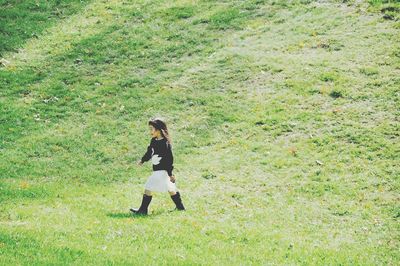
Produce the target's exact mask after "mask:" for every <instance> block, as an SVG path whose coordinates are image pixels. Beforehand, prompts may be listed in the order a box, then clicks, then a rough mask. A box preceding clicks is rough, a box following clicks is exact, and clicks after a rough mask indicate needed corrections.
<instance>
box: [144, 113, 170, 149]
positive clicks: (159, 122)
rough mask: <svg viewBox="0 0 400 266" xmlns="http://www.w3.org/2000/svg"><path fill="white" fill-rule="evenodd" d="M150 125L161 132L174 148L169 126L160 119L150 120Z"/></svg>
mask: <svg viewBox="0 0 400 266" xmlns="http://www.w3.org/2000/svg"><path fill="white" fill-rule="evenodd" d="M149 125H152V126H153V127H154V128H155V129H158V130H160V131H161V135H162V136H163V137H164V138H166V139H167V142H168V143H169V144H170V145H171V146H172V142H171V137H170V135H169V133H168V128H167V124H166V123H165V122H164V121H163V120H161V119H160V118H152V119H150V120H149Z"/></svg>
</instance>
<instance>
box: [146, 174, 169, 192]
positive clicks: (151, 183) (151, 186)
mask: <svg viewBox="0 0 400 266" xmlns="http://www.w3.org/2000/svg"><path fill="white" fill-rule="evenodd" d="M144 188H145V189H147V190H150V191H155V192H168V191H171V192H172V191H175V192H176V191H177V189H176V185H175V183H172V182H171V180H170V179H169V176H168V172H167V170H156V171H153V173H152V174H151V175H150V176H149V177H148V179H147V182H146V184H145V185H144Z"/></svg>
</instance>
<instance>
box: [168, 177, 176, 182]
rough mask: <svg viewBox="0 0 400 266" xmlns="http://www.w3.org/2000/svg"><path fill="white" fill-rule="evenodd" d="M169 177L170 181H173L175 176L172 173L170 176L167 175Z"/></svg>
mask: <svg viewBox="0 0 400 266" xmlns="http://www.w3.org/2000/svg"><path fill="white" fill-rule="evenodd" d="M169 179H170V180H171V182H172V183H175V176H174V175H171V176H170V177H169Z"/></svg>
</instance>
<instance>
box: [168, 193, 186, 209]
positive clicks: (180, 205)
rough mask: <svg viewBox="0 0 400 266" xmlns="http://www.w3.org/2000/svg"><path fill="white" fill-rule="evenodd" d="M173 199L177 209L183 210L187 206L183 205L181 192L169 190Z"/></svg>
mask: <svg viewBox="0 0 400 266" xmlns="http://www.w3.org/2000/svg"><path fill="white" fill-rule="evenodd" d="M168 192H169V194H170V196H171V199H172V200H173V202H174V203H175V205H176V209H178V210H180V211H183V210H185V207H184V206H183V203H182V199H181V194H180V193H179V191H168Z"/></svg>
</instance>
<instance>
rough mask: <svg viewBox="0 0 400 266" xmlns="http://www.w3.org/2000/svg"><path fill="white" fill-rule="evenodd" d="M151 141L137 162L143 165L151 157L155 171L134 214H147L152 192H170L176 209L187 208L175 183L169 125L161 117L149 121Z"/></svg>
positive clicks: (132, 210)
mask: <svg viewBox="0 0 400 266" xmlns="http://www.w3.org/2000/svg"><path fill="white" fill-rule="evenodd" d="M148 125H149V129H150V135H151V137H152V138H151V141H150V144H149V145H148V147H147V151H146V153H145V154H144V155H143V157H142V158H141V159H140V160H139V161H138V162H137V164H138V165H143V163H144V162H147V161H148V160H150V159H151V161H152V164H153V173H152V174H151V175H150V176H149V177H148V179H147V182H146V183H145V185H144V194H143V198H142V204H141V205H140V207H139V209H134V208H132V209H130V211H131V212H133V213H134V214H143V215H147V213H148V206H149V204H150V202H151V200H152V198H153V196H152V192H169V194H170V196H171V199H172V200H173V202H174V203H175V205H176V208H175V210H185V207H184V206H183V204H182V199H181V195H180V193H179V191H178V189H177V187H176V184H175V176H174V175H173V174H172V170H173V168H174V166H173V162H174V157H173V155H172V146H171V138H170V136H169V134H168V129H167V125H166V124H165V122H164V121H162V120H161V119H157V118H156V119H151V120H150V121H149V122H148Z"/></svg>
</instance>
